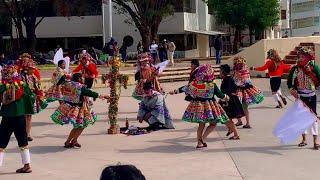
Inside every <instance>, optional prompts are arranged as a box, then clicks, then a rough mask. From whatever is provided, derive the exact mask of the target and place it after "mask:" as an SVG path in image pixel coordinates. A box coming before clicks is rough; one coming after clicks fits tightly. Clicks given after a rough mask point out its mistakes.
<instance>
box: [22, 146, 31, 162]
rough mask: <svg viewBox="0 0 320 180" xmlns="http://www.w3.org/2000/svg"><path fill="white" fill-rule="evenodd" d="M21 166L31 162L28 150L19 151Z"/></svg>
mask: <svg viewBox="0 0 320 180" xmlns="http://www.w3.org/2000/svg"><path fill="white" fill-rule="evenodd" d="M20 154H21V159H22V164H29V163H30V162H31V158H30V152H29V149H21V152H20Z"/></svg>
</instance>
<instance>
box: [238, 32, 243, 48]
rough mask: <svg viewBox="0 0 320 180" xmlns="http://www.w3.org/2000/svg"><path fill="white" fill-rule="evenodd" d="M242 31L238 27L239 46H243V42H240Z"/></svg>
mask: <svg viewBox="0 0 320 180" xmlns="http://www.w3.org/2000/svg"><path fill="white" fill-rule="evenodd" d="M241 33H242V32H241V29H239V33H238V35H239V37H238V38H239V43H240V47H243V43H242V34H241Z"/></svg>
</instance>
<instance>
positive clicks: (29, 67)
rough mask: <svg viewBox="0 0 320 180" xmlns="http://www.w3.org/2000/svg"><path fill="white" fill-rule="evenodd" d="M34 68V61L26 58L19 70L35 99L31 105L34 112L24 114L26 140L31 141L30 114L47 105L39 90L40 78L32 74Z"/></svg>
mask: <svg viewBox="0 0 320 180" xmlns="http://www.w3.org/2000/svg"><path fill="white" fill-rule="evenodd" d="M35 68H36V64H35V62H34V61H33V60H28V61H25V64H24V66H23V71H21V77H22V80H23V81H24V83H25V84H27V85H28V86H29V88H30V89H31V91H32V92H33V97H34V99H35V101H34V106H33V108H34V112H33V113H32V114H27V115H26V121H27V135H28V141H33V138H32V137H31V121H32V115H33V114H37V113H39V112H40V111H42V110H43V109H45V108H46V107H47V106H48V104H47V100H46V98H45V95H44V94H43V92H42V90H41V83H40V80H39V79H38V78H37V77H36V75H35V74H34V70H35Z"/></svg>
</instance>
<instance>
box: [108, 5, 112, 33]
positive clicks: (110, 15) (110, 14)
mask: <svg viewBox="0 0 320 180" xmlns="http://www.w3.org/2000/svg"><path fill="white" fill-rule="evenodd" d="M111 37H112V1H111V0H109V38H111Z"/></svg>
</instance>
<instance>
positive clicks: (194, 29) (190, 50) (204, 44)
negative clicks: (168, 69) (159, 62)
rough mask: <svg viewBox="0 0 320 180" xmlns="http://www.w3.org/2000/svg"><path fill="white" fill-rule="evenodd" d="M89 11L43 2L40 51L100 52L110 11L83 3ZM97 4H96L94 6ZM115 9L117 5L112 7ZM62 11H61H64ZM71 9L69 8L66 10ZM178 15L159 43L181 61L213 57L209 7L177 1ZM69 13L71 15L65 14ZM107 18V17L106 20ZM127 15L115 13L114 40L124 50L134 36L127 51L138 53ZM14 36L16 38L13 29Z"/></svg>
mask: <svg viewBox="0 0 320 180" xmlns="http://www.w3.org/2000/svg"><path fill="white" fill-rule="evenodd" d="M84 1H88V2H87V4H88V5H90V6H89V7H90V8H87V9H85V10H84V11H83V12H81V13H80V15H79V12H73V11H71V10H70V9H67V10H65V11H64V9H59V6H58V8H57V9H52V7H51V6H49V5H48V1H42V8H41V11H40V12H39V14H38V16H39V17H43V16H45V18H44V19H43V21H42V22H41V23H40V24H39V26H38V27H37V29H36V36H37V38H38V48H42V49H43V50H41V51H47V50H48V49H54V48H55V47H56V46H57V45H60V46H61V47H63V48H64V49H66V50H73V49H77V48H82V47H90V46H93V47H95V48H98V49H101V48H102V46H103V42H108V41H109V39H110V37H108V36H107V35H108V34H109V32H108V31H109V28H108V27H109V22H108V21H109V20H108V19H109V18H108V14H109V11H108V9H109V7H108V4H104V5H102V4H101V0H84ZM93 1H94V2H93ZM113 5H114V4H113ZM61 8H62V7H61ZM63 8H69V7H63ZM175 10H176V12H175V14H174V16H172V17H168V18H166V19H165V20H163V22H162V23H161V25H160V27H159V32H158V33H159V39H160V40H163V39H169V40H171V41H174V42H175V44H176V46H177V53H176V55H177V56H179V57H199V56H202V57H207V56H209V54H210V48H209V39H210V36H212V35H217V34H219V32H216V31H214V30H215V29H216V28H215V21H214V17H213V15H211V14H210V13H209V11H208V6H207V5H206V3H205V2H204V1H202V0H178V2H177V3H176V6H175ZM64 12H69V14H64ZM103 15H104V17H103ZM127 18H128V15H123V14H119V13H117V11H116V10H113V13H112V21H113V23H112V25H113V26H112V27H113V28H112V29H113V34H112V37H113V38H115V39H116V41H117V42H118V45H119V46H121V44H122V40H123V38H124V37H125V36H127V35H129V36H132V37H133V39H134V45H133V46H132V47H129V49H128V51H136V46H137V44H138V42H139V41H140V40H141V36H140V33H139V31H138V29H137V28H136V27H135V26H134V25H130V24H128V23H125V21H126V19H127ZM12 35H13V37H14V38H16V37H17V34H16V30H15V28H14V27H12Z"/></svg>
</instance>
